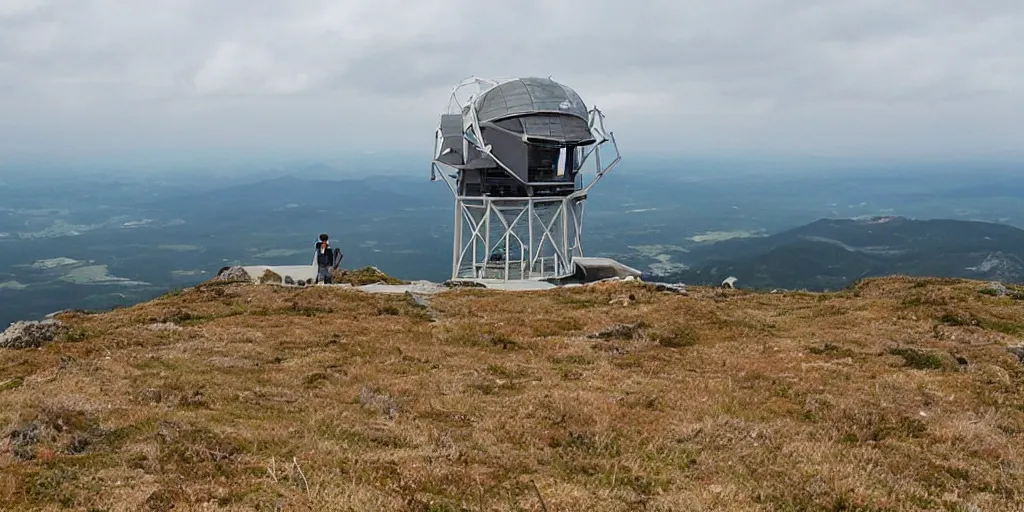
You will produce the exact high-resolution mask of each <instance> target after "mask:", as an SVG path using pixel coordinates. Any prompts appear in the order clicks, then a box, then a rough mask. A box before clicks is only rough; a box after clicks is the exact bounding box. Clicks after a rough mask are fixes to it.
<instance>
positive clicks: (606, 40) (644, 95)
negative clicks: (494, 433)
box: [0, 0, 1024, 159]
mask: <svg viewBox="0 0 1024 512" xmlns="http://www.w3.org/2000/svg"><path fill="white" fill-rule="evenodd" d="M472 74H476V75H481V76H516V75H541V76H548V75H551V76H552V77H553V78H555V79H557V80H560V81H563V82H565V83H566V84H568V85H570V86H572V87H574V88H575V89H577V90H578V91H579V92H580V94H581V95H582V96H583V97H584V99H585V100H586V101H588V102H589V103H592V104H593V103H596V104H597V105H598V106H600V107H601V108H602V109H603V110H605V112H606V114H607V116H608V122H609V125H610V126H611V127H612V128H613V129H614V130H615V131H616V134H617V137H618V138H619V140H620V143H621V144H622V145H623V146H624V149H626V150H629V151H640V150H665V151H681V152H690V153H703V154H709V153H712V154H713V153H727V152H733V151H754V152H778V153H798V154H801V153H802V154H815V155H818V154H836V155H850V154H856V155H862V154H877V155H906V156H915V155H943V156H947V155H951V156H958V155H959V156H977V155H986V154H992V153H995V152H1001V153H1015V154H1016V155H1021V154H1022V153H1024V149H1022V148H1021V147H1020V144H1019V140H1022V139H1024V4H1021V3H1020V2H1019V1H1018V0H1013V1H1002V0H976V1H973V2H962V1H959V0H956V1H954V0H927V1H926V0H903V1H901V2H892V1H890V0H851V1H847V2H826V1H818V2H814V1H810V0H729V1H722V2H703V1H697V0H693V1H682V0H676V1H668V0H665V1H661V0H648V1H636V2H621V1H613V0H559V1H558V2H551V1H542V0H523V1H518V2H490V3H487V2H470V1H468V0H436V1H431V2H413V1H411V0H406V1H399V0H382V1H377V2H372V3H371V2H362V1H355V0H351V1H330V0H293V1H291V2H279V1H276V0H220V1H217V2H210V1H204V0H163V1H156V2H136V1H131V0H4V1H3V2H0V159H2V158H3V157H4V155H5V154H7V155H11V154H15V153H18V152H19V151H25V150H30V151H37V152H38V151H66V152H68V153H74V152H75V151H85V150H96V151H107V152H116V151H117V150H119V149H123V148H129V149H140V148H141V149H145V148H154V149H160V148H191V147H196V148H216V147H226V148H256V149H266V148H268V147H269V148H274V149H278V150H280V151H293V152H308V153H316V152H318V151H327V150H335V149H378V150H379V149H387V148H403V149H407V148H411V149H423V150H428V149H429V145H430V144H431V142H432V137H431V133H432V130H433V127H434V125H435V123H436V121H437V119H436V115H437V114H438V112H439V111H440V110H441V109H443V108H444V106H445V104H446V102H447V96H448V93H449V91H450V87H451V86H452V85H454V84H455V83H457V82H458V81H459V80H461V79H462V78H465V77H466V76H469V75H472Z"/></svg>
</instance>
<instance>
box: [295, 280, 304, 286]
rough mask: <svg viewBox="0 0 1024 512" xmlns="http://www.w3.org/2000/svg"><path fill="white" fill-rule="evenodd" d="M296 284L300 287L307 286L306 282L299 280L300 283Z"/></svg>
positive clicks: (296, 282)
mask: <svg viewBox="0 0 1024 512" xmlns="http://www.w3.org/2000/svg"><path fill="white" fill-rule="evenodd" d="M295 284H297V285H299V286H306V281H305V280H303V279H299V280H298V281H295Z"/></svg>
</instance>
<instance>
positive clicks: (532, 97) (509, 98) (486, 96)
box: [475, 78, 592, 142]
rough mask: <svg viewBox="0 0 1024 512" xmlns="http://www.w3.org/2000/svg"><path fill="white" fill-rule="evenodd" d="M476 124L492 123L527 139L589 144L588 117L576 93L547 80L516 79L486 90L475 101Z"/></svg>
mask: <svg viewBox="0 0 1024 512" xmlns="http://www.w3.org/2000/svg"><path fill="white" fill-rule="evenodd" d="M475 107H476V111H477V116H478V119H479V121H480V123H488V122H489V123H493V124H495V125H497V126H499V127H501V128H504V129H507V130H510V131H512V132H515V133H521V134H524V135H526V136H528V137H539V138H545V139H555V140H560V141H579V142H583V141H588V142H589V141H590V140H591V139H592V136H591V133H590V127H589V120H588V119H589V114H588V111H587V106H586V104H584V103H583V99H581V98H580V95H579V94H576V91H574V90H572V89H571V88H569V87H566V86H564V85H562V84H560V83H558V82H555V81H554V80H551V79H550V78H516V79H512V80H508V81H506V82H502V83H501V84H499V85H497V86H495V87H493V88H491V89H489V90H487V91H486V92H484V93H483V94H482V95H480V97H479V98H477V99H476V101H475Z"/></svg>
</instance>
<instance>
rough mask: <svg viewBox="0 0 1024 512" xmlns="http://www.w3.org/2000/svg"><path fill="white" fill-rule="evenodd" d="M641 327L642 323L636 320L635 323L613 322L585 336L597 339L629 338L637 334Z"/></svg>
mask: <svg viewBox="0 0 1024 512" xmlns="http://www.w3.org/2000/svg"><path fill="white" fill-rule="evenodd" d="M643 327H644V324H643V323H642V322H637V323H635V324H615V325H613V326H611V327H609V328H607V329H604V330H602V331H598V332H595V333H594V334H591V335H589V336H587V337H588V338H591V339H599V340H631V339H633V338H634V337H636V335H637V334H639V332H640V329H642V328H643Z"/></svg>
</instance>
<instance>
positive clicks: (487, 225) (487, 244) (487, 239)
mask: <svg viewBox="0 0 1024 512" xmlns="http://www.w3.org/2000/svg"><path fill="white" fill-rule="evenodd" d="M484 202H485V205H486V206H485V207H484V212H485V213H484V229H485V230H486V231H485V232H484V264H483V265H481V266H480V267H479V268H481V269H482V270H483V271H484V276H483V277H487V262H488V261H489V260H490V259H491V208H492V206H491V199H490V198H487V199H485V200H484ZM477 272H478V274H477V276H476V277H477V278H478V279H479V278H480V275H479V271H477Z"/></svg>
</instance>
